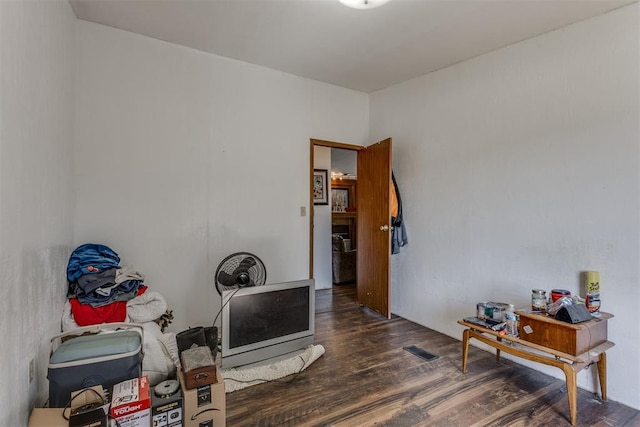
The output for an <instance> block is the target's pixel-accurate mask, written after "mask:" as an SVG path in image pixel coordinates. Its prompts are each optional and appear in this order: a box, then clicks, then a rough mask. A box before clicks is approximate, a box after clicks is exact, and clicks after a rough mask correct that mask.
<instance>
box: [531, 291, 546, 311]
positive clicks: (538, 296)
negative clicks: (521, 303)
mask: <svg viewBox="0 0 640 427" xmlns="http://www.w3.org/2000/svg"><path fill="white" fill-rule="evenodd" d="M531 310H533V311H547V291H545V290H542V289H532V290H531Z"/></svg>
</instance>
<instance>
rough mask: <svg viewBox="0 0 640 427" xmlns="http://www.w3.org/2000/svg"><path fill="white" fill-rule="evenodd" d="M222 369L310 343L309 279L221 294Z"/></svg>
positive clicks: (311, 293) (311, 307) (312, 305)
mask: <svg viewBox="0 0 640 427" xmlns="http://www.w3.org/2000/svg"><path fill="white" fill-rule="evenodd" d="M222 305H223V306H222V351H221V353H222V361H221V367H222V368H231V367H234V366H242V365H248V364H252V363H257V362H263V361H267V360H268V359H272V358H275V357H279V356H283V355H286V354H287V353H292V352H295V351H297V350H301V349H303V348H305V347H307V346H309V345H311V344H313V334H314V319H315V282H314V280H313V279H308V280H297V281H293V282H285V283H276V284H271V285H264V286H253V287H245V288H240V289H232V290H227V291H223V293H222Z"/></svg>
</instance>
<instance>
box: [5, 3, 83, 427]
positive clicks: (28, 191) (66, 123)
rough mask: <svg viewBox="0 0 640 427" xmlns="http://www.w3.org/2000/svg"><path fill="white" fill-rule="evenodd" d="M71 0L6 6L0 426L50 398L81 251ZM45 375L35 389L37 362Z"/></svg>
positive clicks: (18, 421)
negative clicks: (73, 262) (52, 342)
mask: <svg viewBox="0 0 640 427" xmlns="http://www.w3.org/2000/svg"><path fill="white" fill-rule="evenodd" d="M74 21H75V16H74V15H73V12H72V11H71V8H70V7H69V4H68V3H67V2H66V1H65V2H51V1H0V325H2V344H1V345H0V360H1V361H2V363H1V364H0V378H2V381H1V382H0V402H2V410H0V425H2V426H20V425H26V424H27V419H28V415H29V410H30V408H31V407H33V406H34V405H36V404H37V405H42V404H44V401H45V399H46V397H47V395H48V382H47V379H46V372H47V371H46V368H47V363H48V356H49V355H48V350H49V339H50V337H51V336H53V335H54V334H56V333H59V330H60V323H59V319H60V314H61V310H62V305H63V302H64V299H65V294H66V265H67V259H68V256H69V253H70V251H71V249H72V248H71V245H72V232H73V229H72V224H73V194H72V183H71V179H72V174H71V171H72V166H73V164H72V149H73V84H72V81H73V62H74V54H73V47H74V45H73V38H74ZM32 359H33V360H35V369H36V375H35V378H34V380H33V382H32V383H31V384H29V371H28V367H29V361H30V360H32Z"/></svg>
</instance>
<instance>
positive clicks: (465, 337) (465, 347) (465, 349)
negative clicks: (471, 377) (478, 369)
mask: <svg viewBox="0 0 640 427" xmlns="http://www.w3.org/2000/svg"><path fill="white" fill-rule="evenodd" d="M469 332H470V330H469V329H465V330H464V332H463V333H462V373H463V374H466V373H467V357H468V356H469Z"/></svg>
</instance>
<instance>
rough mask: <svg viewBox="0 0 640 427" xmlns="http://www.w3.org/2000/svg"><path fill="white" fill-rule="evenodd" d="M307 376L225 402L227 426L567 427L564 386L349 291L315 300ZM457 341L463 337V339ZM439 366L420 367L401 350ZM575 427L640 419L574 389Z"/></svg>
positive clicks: (351, 287)
mask: <svg viewBox="0 0 640 427" xmlns="http://www.w3.org/2000/svg"><path fill="white" fill-rule="evenodd" d="M315 327H316V336H315V342H316V344H322V345H323V346H324V347H325V350H326V352H325V354H324V355H323V356H322V357H320V359H318V360H317V361H316V362H315V363H314V364H312V365H311V366H310V367H309V368H308V369H307V370H305V371H303V372H301V373H299V374H297V375H292V376H289V377H286V378H283V379H281V380H279V381H273V382H269V383H265V384H261V385H256V386H252V387H248V388H246V389H243V390H240V391H236V392H233V393H229V394H227V396H226V399H227V425H228V426H372V425H379V426H394V427H395V426H442V427H455V426H461V427H467V426H569V425H570V423H569V421H568V418H569V405H568V402H567V395H566V389H565V387H564V381H562V380H559V379H556V378H553V377H551V376H548V375H545V374H542V373H540V372H538V371H535V370H532V369H529V368H526V367H524V366H521V365H518V364H516V363H514V362H512V361H509V360H506V359H504V358H503V359H502V360H501V361H499V362H498V361H496V360H495V356H494V355H493V354H491V353H489V352H486V351H483V350H480V349H477V348H475V347H471V348H470V351H469V371H468V373H467V374H463V373H462V372H461V371H460V367H461V351H462V344H461V342H460V341H459V340H457V339H453V338H451V337H448V336H446V335H443V334H440V333H438V332H435V331H433V330H431V329H428V328H425V327H423V326H420V325H417V324H415V323H412V322H409V321H407V320H405V319H402V318H400V317H393V318H392V319H385V318H383V317H380V316H379V315H377V314H375V313H374V312H372V311H369V310H367V309H364V308H361V307H360V306H359V305H358V304H357V303H356V293H355V286H354V285H346V286H334V287H333V290H320V291H317V298H316V325H315ZM460 333H461V335H462V328H461V330H460ZM410 345H415V346H418V347H420V348H422V349H424V350H426V351H428V352H431V353H434V354H436V355H438V356H439V357H438V358H437V359H435V360H431V361H425V360H424V359H421V358H419V357H417V356H415V355H413V354H411V353H409V352H408V351H406V350H403V347H406V346H410ZM578 425H579V426H607V427H612V426H615V427H618V426H640V412H639V411H636V410H634V409H632V408H629V407H627V406H624V405H622V404H619V403H616V402H614V401H608V402H602V401H600V400H599V399H598V398H597V397H596V396H595V395H594V394H593V393H590V392H587V391H585V390H582V389H579V392H578Z"/></svg>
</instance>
